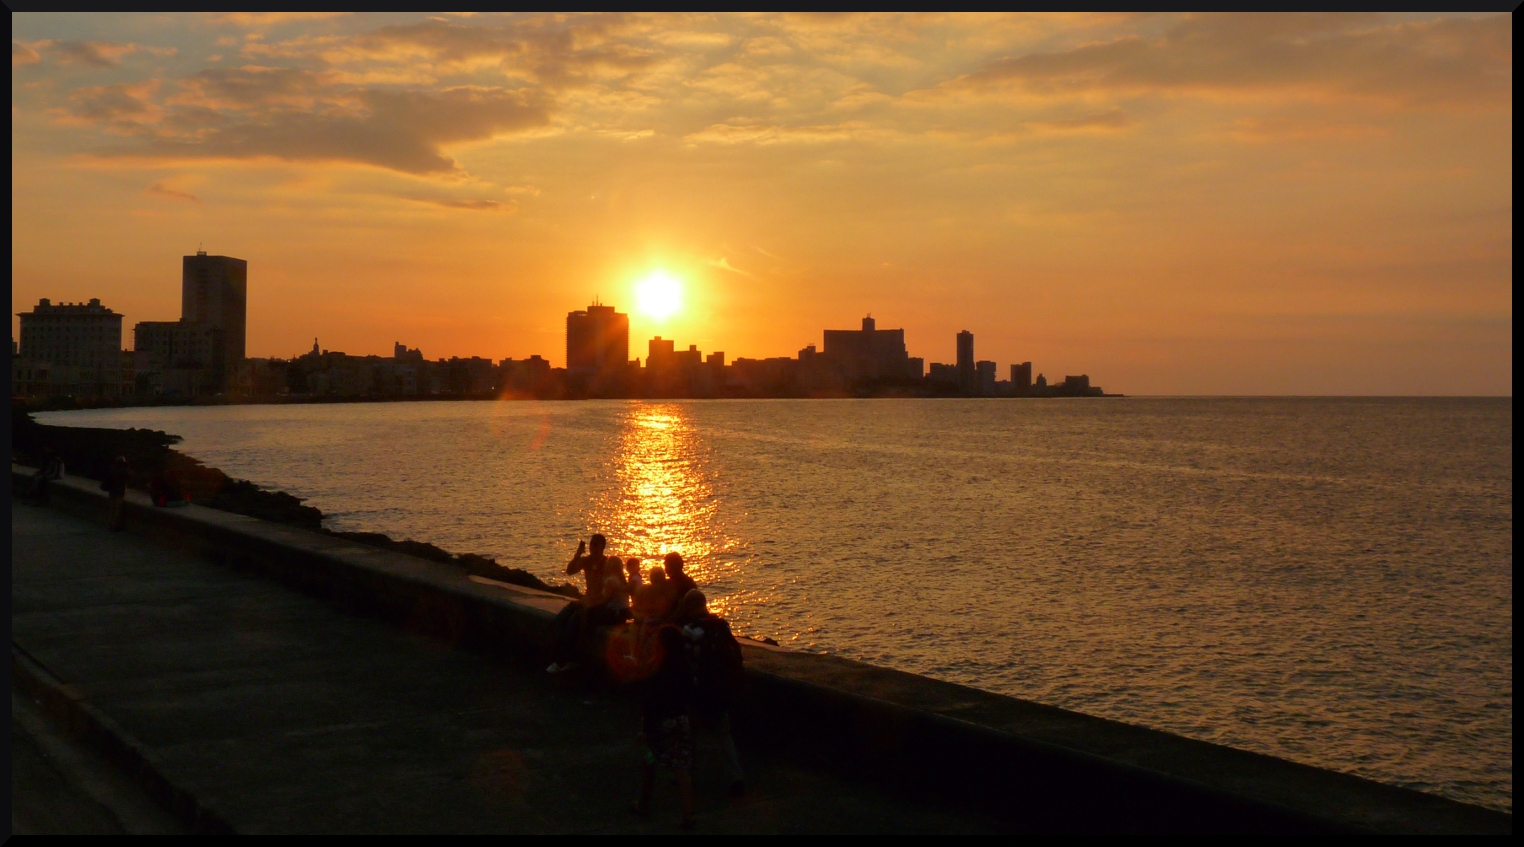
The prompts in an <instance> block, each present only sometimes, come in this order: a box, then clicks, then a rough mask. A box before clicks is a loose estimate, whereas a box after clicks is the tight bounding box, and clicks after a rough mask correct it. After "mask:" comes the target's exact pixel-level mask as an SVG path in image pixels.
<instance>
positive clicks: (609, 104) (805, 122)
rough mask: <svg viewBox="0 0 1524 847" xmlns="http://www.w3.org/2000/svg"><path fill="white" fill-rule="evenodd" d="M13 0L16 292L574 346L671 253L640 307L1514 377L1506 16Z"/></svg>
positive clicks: (466, 349)
mask: <svg viewBox="0 0 1524 847" xmlns="http://www.w3.org/2000/svg"><path fill="white" fill-rule="evenodd" d="M12 21H13V44H12V104H13V113H12V114H13V118H12V144H13V184H12V214H13V219H14V222H13V225H12V242H13V254H12V280H13V281H12V312H13V313H15V312H18V311H21V310H23V309H25V308H28V307H30V305H31V304H33V303H36V302H37V300H38V299H39V298H41V297H51V298H53V299H54V300H63V301H81V302H82V301H85V300H88V299H90V298H97V297H98V298H101V299H102V301H103V302H105V303H108V304H110V305H111V307H112V308H113V309H115V310H117V311H118V312H121V313H124V314H127V315H129V316H130V317H131V318H133V319H136V318H137V317H138V316H143V317H149V316H154V317H168V316H171V315H173V314H174V313H175V307H176V305H177V304H176V303H175V302H174V293H173V290H172V289H167V288H166V287H165V286H164V282H165V281H166V280H169V279H172V277H173V274H174V270H175V269H174V268H173V267H172V266H171V265H169V264H168V263H167V262H165V260H164V257H166V256H169V255H180V254H184V253H189V252H191V249H190V248H192V247H194V246H195V245H197V244H198V243H200V244H202V245H203V246H204V248H205V249H206V250H208V251H210V252H213V253H221V254H227V255H236V256H248V257H253V260H254V261H255V262H256V263H257V267H258V270H257V271H256V275H257V278H258V280H259V282H258V284H257V285H256V288H255V289H254V291H253V292H251V296H250V297H249V302H248V308H249V316H248V317H249V326H250V334H249V337H248V339H247V350H248V353H249V355H251V356H256V357H257V356H290V355H293V354H295V353H297V352H299V351H302V350H305V349H306V347H307V346H308V345H309V344H310V339H311V338H312V336H313V335H321V336H323V337H324V339H325V343H327V344H328V345H329V346H332V347H334V348H335V349H347V350H353V351H356V352H361V353H368V352H374V353H378V354H383V355H384V354H385V353H386V351H387V350H388V349H389V345H390V344H391V343H392V342H393V341H395V340H396V339H397V338H406V339H408V343H409V344H411V345H415V346H418V347H422V348H425V349H428V350H430V351H431V352H432V354H434V355H444V356H452V355H459V356H469V355H477V354H489V355H491V356H493V357H515V358H518V357H525V356H528V355H531V354H535V353H539V354H541V355H548V356H551V357H557V354H556V352H555V351H557V350H558V349H560V348H561V343H562V334H563V327H562V326H561V322H562V317H563V316H564V314H565V311H566V309H567V308H568V305H567V301H568V300H570V301H573V302H578V303H585V302H588V301H589V300H590V299H591V298H592V297H593V296H599V297H601V298H602V299H603V300H604V301H605V302H620V303H626V304H631V303H635V302H636V297H635V291H636V289H637V287H638V286H639V285H640V284H641V282H642V280H645V279H646V278H648V277H649V276H650V275H652V274H653V273H655V272H657V271H665V272H666V273H667V274H668V275H670V276H671V277H672V278H673V279H674V280H677V281H678V282H679V283H680V284H681V287H682V295H683V298H684V306H683V308H682V309H680V310H677V311H675V312H673V313H671V314H669V315H668V316H667V317H666V318H664V319H658V318H657V317H655V316H654V315H649V314H646V313H642V312H638V311H634V310H632V311H631V313H630V317H631V321H630V324H631V325H630V328H629V329H630V333H631V337H632V338H633V339H647V338H650V337H652V336H656V335H660V336H662V337H664V338H678V339H681V340H682V341H683V344H684V346H686V345H687V344H690V343H691V344H697V345H698V346H699V347H701V348H703V349H716V348H720V349H725V350H726V351H727V353H729V354H730V355H732V356H735V355H744V356H752V357H758V358H765V357H773V356H786V355H793V353H794V352H795V351H796V350H797V347H798V341H797V339H801V338H809V337H812V333H813V332H814V329H815V328H817V327H820V326H851V325H852V324H853V322H855V321H856V320H857V319H859V318H860V317H861V315H862V314H863V313H864V312H869V313H872V314H874V315H878V316H883V317H886V318H887V317H889V316H895V317H894V318H893V320H894V322H895V323H896V324H897V325H899V326H903V327H904V328H905V330H906V333H907V335H908V336H910V337H912V338H915V339H922V341H921V342H920V343H919V344H918V348H919V349H918V351H917V352H919V353H920V354H921V355H923V356H924V357H925V358H926V359H927V360H928V361H943V362H946V361H953V360H954V357H955V354H956V350H955V349H954V344H953V342H952V338H953V337H954V335H955V334H956V332H958V331H959V330H962V329H968V330H970V331H972V332H974V333H975V334H976V335H977V336H978V337H979V338H980V346H981V349H982V351H983V352H982V355H987V356H989V357H990V358H991V359H992V360H996V361H1001V362H1009V361H1018V362H1019V361H1027V360H1031V361H1040V362H1045V363H1052V365H1051V367H1050V368H1048V372H1049V374H1050V375H1051V374H1052V373H1054V372H1063V373H1093V374H1105V375H1106V376H1105V381H1106V383H1107V384H1108V385H1114V386H1117V387H1119V388H1122V389H1124V390H1126V391H1127V392H1128V393H1129V394H1133V393H1138V394H1511V392H1512V198H1511V184H1512V153H1511V143H1512V135H1511V132H1512V130H1511V127H1512V110H1511V93H1512V31H1511V17H1510V16H1509V15H1506V14H1504V15H1463V16H1418V15H1395V16H1370V15H1363V16H1362V15H1343V16H1340V15H1333V16H1274V17H1268V18H1266V17H1255V16H1229V17H1213V16H1172V15H1160V16H1116V15H1102V16H1045V17H1035V18H1034V17H1023V16H1014V17H1006V16H956V15H954V16H941V15H927V16H910V17H907V16H892V15H891V16H835V17H815V16H657V17H647V16H586V17H577V16H572V17H565V16H532V15H531V16H504V17H497V16H475V17H467V18H460V17H440V18H430V17H427V16H388V15H380V16H364V15H361V16H346V15H340V16H329V17H301V16H279V15H207V16H163V15H142V16H132V15H106V16H101V15H73V16H71V15H27V14H21V15H14V16H13V18H12ZM1266 57H1270V58H1272V59H1273V61H1267V60H1266ZM361 139H365V142H364V143H360V140H361ZM12 331H13V334H14V333H15V332H17V324H16V323H15V319H14V318H13V324H12Z"/></svg>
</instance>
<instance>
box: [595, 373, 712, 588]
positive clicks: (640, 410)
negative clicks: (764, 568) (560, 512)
mask: <svg viewBox="0 0 1524 847" xmlns="http://www.w3.org/2000/svg"><path fill="white" fill-rule="evenodd" d="M618 445H619V446H618V452H617V453H616V454H615V456H614V459H613V465H614V466H613V471H614V479H615V481H616V485H615V486H613V490H611V491H608V492H607V493H606V494H605V495H604V496H603V497H601V498H599V500H598V502H597V503H595V505H594V508H593V514H592V515H591V517H592V519H593V520H592V523H593V526H595V527H599V528H601V531H602V532H603V533H604V534H605V535H607V536H608V538H609V549H610V552H612V553H613V554H614V555H617V556H621V557H626V558H628V557H630V556H638V557H640V558H641V559H642V560H644V564H645V568H646V569H647V570H649V569H650V568H651V567H653V566H656V565H659V564H660V563H661V558H662V557H663V556H665V555H666V554H667V553H669V552H672V551H677V552H679V553H681V554H682V555H683V561H684V562H686V563H687V571H688V573H689V574H690V575H692V577H693V578H694V579H695V580H697V582H698V583H699V585H700V586H702V587H703V588H704V591H705V593H706V594H708V595H709V596H710V598H711V603H710V606H711V608H713V609H714V610H715V611H717V612H720V613H722V614H723V613H724V611H725V608H726V606H727V604H726V603H725V601H724V599H723V598H721V597H719V596H718V594H717V590H718V589H721V588H722V586H720V585H718V583H720V582H721V581H722V580H723V577H724V575H725V572H727V571H729V570H731V568H732V567H733V562H732V557H731V556H730V551H731V549H732V548H733V547H734V544H733V542H732V541H731V539H729V538H728V536H727V533H726V532H725V524H726V521H724V520H723V519H722V516H721V515H720V509H719V502H720V498H719V497H718V496H717V494H716V492H715V475H714V470H713V467H712V463H711V462H710V461H709V457H708V445H707V444H706V443H705V440H704V438H703V436H702V435H701V434H700V433H699V432H698V431H697V429H696V428H695V427H694V425H693V422H692V420H691V419H690V417H689V412H688V410H687V409H686V408H685V407H684V406H682V405H680V404H676V403H672V404H665V403H664V404H637V405H632V406H631V407H630V408H629V410H628V411H627V412H626V414H625V417H624V420H623V421H622V425H621V430H620V434H619V442H618Z"/></svg>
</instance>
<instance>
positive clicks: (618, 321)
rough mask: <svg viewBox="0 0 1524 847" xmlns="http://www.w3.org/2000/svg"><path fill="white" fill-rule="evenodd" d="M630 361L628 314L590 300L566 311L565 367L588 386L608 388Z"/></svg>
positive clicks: (570, 373)
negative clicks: (579, 306) (585, 304)
mask: <svg viewBox="0 0 1524 847" xmlns="http://www.w3.org/2000/svg"><path fill="white" fill-rule="evenodd" d="M629 361H630V316H629V315H626V314H624V313H623V312H616V311H614V307H613V306H603V305H599V304H597V303H594V304H593V305H591V306H588V307H587V309H586V310H578V311H575V312H568V313H567V315H566V370H567V372H568V373H569V375H571V376H572V377H574V378H577V379H581V380H586V381H587V384H588V385H589V386H590V387H593V388H595V389H597V388H609V387H612V386H613V385H615V384H616V383H617V382H618V381H619V380H620V379H622V378H623V376H624V373H625V371H626V370H627V369H628V366H629Z"/></svg>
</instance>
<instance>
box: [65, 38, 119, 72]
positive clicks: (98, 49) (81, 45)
mask: <svg viewBox="0 0 1524 847" xmlns="http://www.w3.org/2000/svg"><path fill="white" fill-rule="evenodd" d="M134 50H136V48H135V47H133V45H131V44H103V43H100V42H96V41H58V42H55V43H53V44H52V45H50V46H49V48H48V52H49V53H50V54H51V56H52V59H53V61H55V62H58V63H59V64H61V65H85V66H87V67H92V68H114V67H116V66H117V65H120V64H121V62H119V61H117V59H118V57H120V56H125V55H127V54H128V53H132V52H133V51H134Z"/></svg>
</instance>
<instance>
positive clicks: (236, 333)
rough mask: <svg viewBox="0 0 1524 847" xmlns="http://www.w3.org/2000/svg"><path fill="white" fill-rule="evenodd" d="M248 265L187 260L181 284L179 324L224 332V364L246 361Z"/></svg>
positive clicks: (200, 257) (201, 255)
mask: <svg viewBox="0 0 1524 847" xmlns="http://www.w3.org/2000/svg"><path fill="white" fill-rule="evenodd" d="M248 283H249V263H248V262H246V261H244V260H243V259H234V258H233V257H231V256H208V255H206V251H204V250H197V251H196V255H194V256H186V257H185V260H184V263H183V273H182V276H181V283H180V320H181V321H185V322H190V323H199V324H206V325H208V326H211V327H214V328H216V329H218V330H221V332H222V345H223V356H222V360H223V362H224V363H225V364H226V365H228V366H231V365H232V364H233V363H235V362H237V361H238V360H239V359H242V358H243V357H244V338H245V335H246V332H247V328H248V305H249V285H248Z"/></svg>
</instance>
